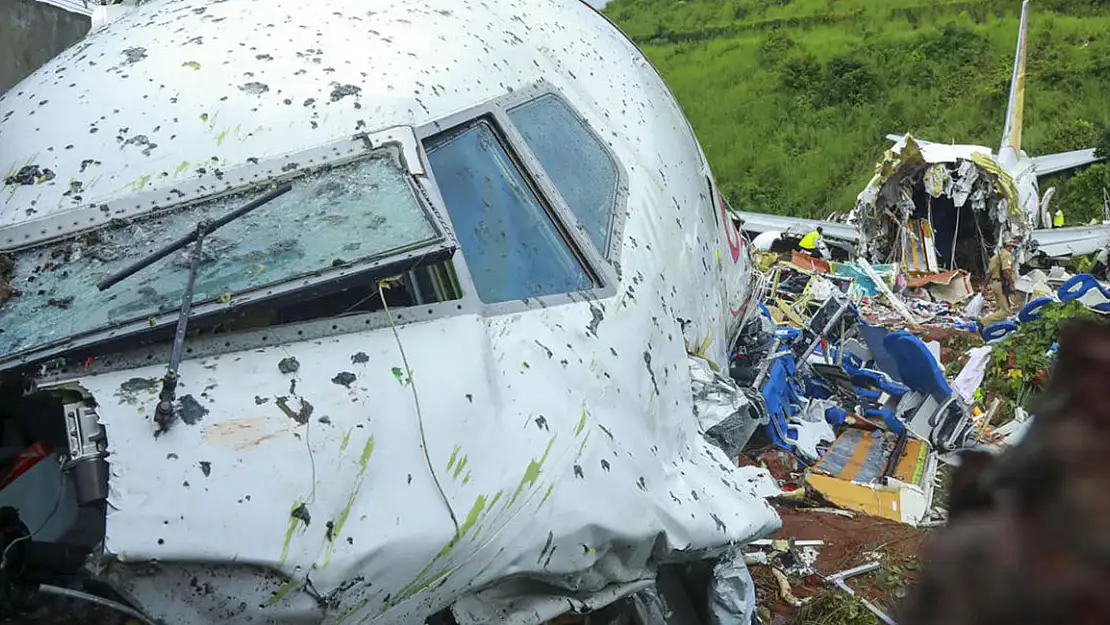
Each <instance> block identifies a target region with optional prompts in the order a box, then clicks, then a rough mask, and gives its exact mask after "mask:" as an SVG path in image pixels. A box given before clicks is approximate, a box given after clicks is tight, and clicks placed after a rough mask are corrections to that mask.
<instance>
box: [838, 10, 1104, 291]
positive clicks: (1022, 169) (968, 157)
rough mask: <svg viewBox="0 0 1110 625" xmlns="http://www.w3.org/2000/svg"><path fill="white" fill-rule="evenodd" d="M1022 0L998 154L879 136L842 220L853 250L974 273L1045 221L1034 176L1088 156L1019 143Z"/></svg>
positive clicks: (1090, 158)
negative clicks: (885, 142) (1032, 149)
mask: <svg viewBox="0 0 1110 625" xmlns="http://www.w3.org/2000/svg"><path fill="white" fill-rule="evenodd" d="M1028 32H1029V0H1025V2H1024V3H1023V4H1022V12H1021V22H1020V27H1019V32H1018V41H1017V49H1016V52H1015V54H1014V68H1013V75H1012V77H1011V81H1010V96H1009V102H1008V105H1007V109H1006V124H1005V128H1004V130H1003V134H1002V142H1001V144H1000V147H999V149H998V151H997V153H992V152H991V150H990V148H987V147H983V146H976V145H947V144H941V143H933V142H929V141H922V140H920V139H915V138H913V137H911V136H909V135H905V136H900V135H888V137H887V138H888V139H890V140H891V141H894V142H895V145H894V146H893V147H892V148H891V149H890V150H888V151H887V152H886V154H885V155H884V157H883V160H882V161H880V162H879V164H878V166H877V168H876V172H875V176H874V177H873V178H872V179H871V181H870V182H869V183H868V185H867V187H866V188H865V189H864V190H863V191H862V192H861V193H860V194H859V197H858V199H857V200H856V206H855V209H854V210H853V212H852V215H851V217H850V220H851V221H852V223H853V224H855V226H856V227H857V229H858V230H859V234H860V240H861V247H860V250H861V252H863V253H866V254H867V255H868V256H870V257H871V259H872V260H873V261H876V262H891V261H900V262H902V263H904V265H905V266H906V267H907V268H909V269H910V270H911V271H918V272H935V271H940V270H944V269H950V268H954V267H960V268H964V269H968V270H971V271H972V272H973V273H979V274H983V273H985V271H986V265H987V259H988V257H989V256H990V254H992V253H993V251H994V249H995V247H996V246H997V245H998V244H999V243H1000V242H1001V241H1004V240H1012V241H1014V242H1016V243H1017V244H1018V245H1019V246H1021V247H1023V248H1024V246H1025V245H1026V244H1027V243H1028V242H1029V241H1030V236H1031V234H1032V233H1033V231H1034V230H1035V229H1037V228H1051V227H1052V221H1051V217H1050V215H1049V210H1048V203H1049V201H1050V199H1051V194H1052V190H1051V189H1050V190H1049V192H1047V193H1045V197H1044V198H1043V201H1042V199H1041V198H1040V197H1039V191H1038V186H1037V177H1038V176H1044V175H1048V174H1052V173H1056V172H1059V171H1064V170H1067V169H1072V168H1075V167H1080V166H1083V165H1087V164H1090V163H1093V162H1095V161H1097V160H1099V159H1098V157H1096V156H1095V151H1094V150H1093V149H1084V150H1076V151H1073V152H1064V153H1060V154H1050V155H1045V156H1040V157H1035V158H1031V157H1030V156H1029V155H1028V154H1026V153H1025V152H1024V151H1023V150H1022V149H1021V134H1022V121H1023V112H1024V106H1025V104H1024V102H1025V77H1026V74H1025V58H1026V48H1027V39H1028Z"/></svg>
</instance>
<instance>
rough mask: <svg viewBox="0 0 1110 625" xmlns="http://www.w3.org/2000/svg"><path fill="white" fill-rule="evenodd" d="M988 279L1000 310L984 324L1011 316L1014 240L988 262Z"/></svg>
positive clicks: (986, 319) (1003, 245)
mask: <svg viewBox="0 0 1110 625" xmlns="http://www.w3.org/2000/svg"><path fill="white" fill-rule="evenodd" d="M987 280H988V282H989V284H990V292H991V294H992V295H993V296H994V301H995V304H997V305H998V310H997V311H995V312H994V313H992V314H990V315H988V316H987V317H986V318H984V319H983V323H984V325H989V324H991V323H994V322H995V321H1000V320H1002V319H1005V318H1006V317H1008V316H1010V311H1012V310H1013V307H1014V304H1013V301H1012V300H1011V299H1010V298H1011V296H1012V295H1013V293H1014V242H1013V241H1006V242H1005V243H1003V244H1002V247H1000V248H999V249H998V252H996V253H995V255H994V256H992V257H991V259H990V262H989V263H988V264H987Z"/></svg>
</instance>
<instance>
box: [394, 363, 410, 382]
mask: <svg viewBox="0 0 1110 625" xmlns="http://www.w3.org/2000/svg"><path fill="white" fill-rule="evenodd" d="M393 377H395V378H397V383H398V384H400V385H401V386H406V385H408V383H409V382H410V381H412V373H411V372H410V373H409V375H407V376H406V375H405V372H404V371H402V370H401V368H400V367H393Z"/></svg>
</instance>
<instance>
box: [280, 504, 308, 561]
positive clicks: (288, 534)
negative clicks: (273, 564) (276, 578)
mask: <svg viewBox="0 0 1110 625" xmlns="http://www.w3.org/2000/svg"><path fill="white" fill-rule="evenodd" d="M301 504H302V502H300V501H294V502H293V507H292V508H290V509H289V527H287V528H285V543H284V544H283V545H282V546H281V558H279V559H278V566H281V565H282V564H285V558H286V557H287V556H288V555H289V546H290V545H291V544H292V543H293V533H294V532H296V531H297V524H298V523H301V522H302V521H301V520H300V519H298V518H297V517H295V516H293V511H295V510H296V509H297V508H300V507H301ZM306 527H307V526H306Z"/></svg>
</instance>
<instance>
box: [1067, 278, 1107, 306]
mask: <svg viewBox="0 0 1110 625" xmlns="http://www.w3.org/2000/svg"><path fill="white" fill-rule="evenodd" d="M1091 289H1099V290H1100V291H1102V292H1103V295H1107V293H1106V291H1105V290H1104V289H1103V288H1102V287H1101V286H1100V285H1099V283H1098V280H1097V279H1096V278H1095V277H1094V276H1092V275H1091V274H1089V273H1077V274H1075V275H1074V276H1072V277H1070V278H1068V281H1067V282H1065V283H1063V284H1061V285H1060V288H1059V289H1056V297H1059V298H1060V301H1061V302H1070V301H1072V300H1076V299H1079V298H1081V297H1083V296H1084V295H1086V294H1087V291H1090V290H1091ZM1107 298H1108V299H1110V295H1107Z"/></svg>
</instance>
